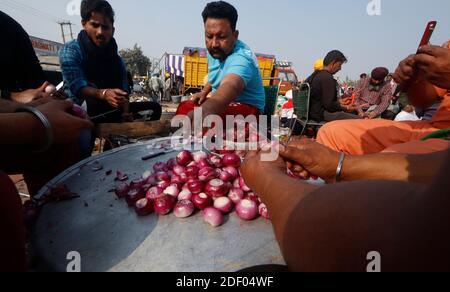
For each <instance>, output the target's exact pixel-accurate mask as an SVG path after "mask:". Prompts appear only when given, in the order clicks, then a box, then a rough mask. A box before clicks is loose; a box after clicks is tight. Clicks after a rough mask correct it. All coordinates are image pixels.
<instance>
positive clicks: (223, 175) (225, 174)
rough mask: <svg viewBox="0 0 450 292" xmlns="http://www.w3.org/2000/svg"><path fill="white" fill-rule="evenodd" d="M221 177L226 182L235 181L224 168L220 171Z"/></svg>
mask: <svg viewBox="0 0 450 292" xmlns="http://www.w3.org/2000/svg"><path fill="white" fill-rule="evenodd" d="M219 179H221V180H222V181H224V182H230V181H233V176H232V175H231V174H230V173H229V172H227V171H225V170H222V171H221V172H220V175H219Z"/></svg>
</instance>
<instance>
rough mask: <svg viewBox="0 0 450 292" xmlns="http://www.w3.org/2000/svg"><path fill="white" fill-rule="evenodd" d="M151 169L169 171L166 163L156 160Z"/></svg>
mask: <svg viewBox="0 0 450 292" xmlns="http://www.w3.org/2000/svg"><path fill="white" fill-rule="evenodd" d="M153 170H154V171H155V172H167V171H169V168H168V167H167V165H166V164H165V163H164V162H158V163H155V165H153Z"/></svg>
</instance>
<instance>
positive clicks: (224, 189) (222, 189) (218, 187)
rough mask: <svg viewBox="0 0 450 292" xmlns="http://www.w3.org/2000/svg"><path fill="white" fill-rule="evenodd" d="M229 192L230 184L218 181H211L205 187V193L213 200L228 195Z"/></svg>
mask: <svg viewBox="0 0 450 292" xmlns="http://www.w3.org/2000/svg"><path fill="white" fill-rule="evenodd" d="M229 191H230V184H228V183H226V182H224V181H222V180H220V179H213V180H211V181H209V182H208V183H207V184H206V186H205V193H206V194H207V195H208V196H210V197H213V198H220V197H223V196H225V195H226V194H228V192H229Z"/></svg>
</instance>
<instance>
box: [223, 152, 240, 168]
mask: <svg viewBox="0 0 450 292" xmlns="http://www.w3.org/2000/svg"><path fill="white" fill-rule="evenodd" d="M222 164H223V165H224V166H233V167H236V168H238V167H240V166H241V158H240V157H239V156H237V155H236V154H234V153H233V154H225V155H224V156H223V158H222Z"/></svg>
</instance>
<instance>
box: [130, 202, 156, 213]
mask: <svg viewBox="0 0 450 292" xmlns="http://www.w3.org/2000/svg"><path fill="white" fill-rule="evenodd" d="M153 204H154V203H153V201H152V200H149V199H147V198H144V199H140V200H139V201H137V202H136V204H135V206H134V209H135V211H136V214H138V216H148V215H150V214H151V213H153V212H154V211H155V209H154V206H153Z"/></svg>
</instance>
